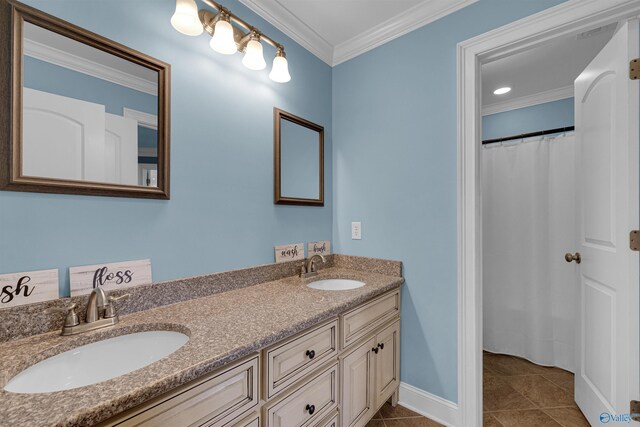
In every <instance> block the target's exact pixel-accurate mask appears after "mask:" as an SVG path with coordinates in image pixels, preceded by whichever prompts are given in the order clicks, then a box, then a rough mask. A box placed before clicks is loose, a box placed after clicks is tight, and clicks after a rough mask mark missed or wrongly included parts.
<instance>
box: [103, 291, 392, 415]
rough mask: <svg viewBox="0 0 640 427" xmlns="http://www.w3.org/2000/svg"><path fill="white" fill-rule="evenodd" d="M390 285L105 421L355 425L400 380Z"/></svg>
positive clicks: (373, 408) (385, 396)
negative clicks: (327, 318)
mask: <svg viewBox="0 0 640 427" xmlns="http://www.w3.org/2000/svg"><path fill="white" fill-rule="evenodd" d="M399 356H400V290H399V289H394V290H392V291H390V292H387V293H385V294H383V295H380V296H378V297H376V298H373V299H372V300H369V301H367V302H364V303H363V304H361V305H359V306H357V307H355V308H353V309H351V310H349V311H347V312H345V313H343V314H341V315H340V316H339V317H337V318H332V319H330V320H328V321H325V322H323V323H320V324H318V325H316V326H313V327H311V328H309V329H307V330H305V331H303V332H301V333H299V334H296V335H294V336H292V337H289V338H286V339H284V340H282V341H280V342H277V343H276V344H274V345H272V346H270V347H268V348H266V349H263V350H261V351H260V353H256V354H252V355H250V356H247V357H245V358H244V359H241V360H240V361H237V362H234V363H233V364H230V365H227V366H224V367H223V368H221V369H219V370H218V371H216V372H214V373H211V374H208V375H206V376H205V377H203V378H200V379H198V380H196V381H193V382H191V383H189V384H186V385H183V386H181V387H178V388H177V389H175V390H172V391H171V392H169V393H166V394H165V395H163V396H161V397H158V398H156V399H153V400H151V401H149V402H146V403H144V404H142V405H140V406H139V407H136V408H133V409H131V410H129V411H127V412H125V413H123V414H120V415H117V416H116V417H114V418H112V419H110V420H108V421H107V422H105V423H103V424H102V425H103V426H123V427H125V426H126V427H132V426H170V427H182V426H184V427H187V426H189V427H191V426H207V427H231V426H234V427H354V426H357V427H360V426H364V425H365V424H366V423H367V422H368V421H369V420H370V419H371V418H372V417H373V415H374V414H375V412H376V411H377V410H378V409H379V407H380V406H382V405H383V404H384V403H385V402H386V401H387V400H388V399H389V398H390V397H392V396H394V398H397V394H395V393H397V391H398V386H399V384H400V382H399V381H400V379H399V376H400V360H399V359H400V357H399Z"/></svg>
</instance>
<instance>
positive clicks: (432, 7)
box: [332, 0, 478, 66]
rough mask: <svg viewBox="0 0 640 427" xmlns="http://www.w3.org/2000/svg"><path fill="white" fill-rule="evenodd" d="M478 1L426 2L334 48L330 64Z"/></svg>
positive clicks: (354, 55) (346, 59)
mask: <svg viewBox="0 0 640 427" xmlns="http://www.w3.org/2000/svg"><path fill="white" fill-rule="evenodd" d="M476 1H478V0H428V1H423V2H422V3H419V4H417V5H415V6H414V7H412V8H411V9H408V10H406V11H404V12H402V13H401V14H399V15H396V16H394V17H392V18H391V19H389V20H387V21H385V22H383V23H381V24H379V25H377V26H375V27H373V28H371V29H369V30H367V31H365V32H362V33H360V34H358V35H357V36H355V37H353V38H351V39H350V40H347V41H345V42H343V43H340V44H339V45H337V46H336V47H335V48H334V50H333V62H332V65H334V66H335V65H338V64H341V63H343V62H345V61H348V60H349V59H352V58H355V57H356V56H358V55H362V54H363V53H365V52H367V51H369V50H371V49H375V48H376V47H378V46H381V45H383V44H385V43H388V42H390V41H391V40H394V39H397V38H398V37H400V36H403V35H405V34H407V33H410V32H411V31H414V30H417V29H418V28H420V27H423V26H425V25H427V24H429V23H431V22H433V21H436V20H438V19H440V18H442V17H444V16H446V15H449V14H450V13H453V12H455V11H457V10H460V9H462V8H464V7H467V6H469V5H471V4H473V3H475V2H476Z"/></svg>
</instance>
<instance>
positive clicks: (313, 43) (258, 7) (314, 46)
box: [240, 0, 333, 65]
mask: <svg viewBox="0 0 640 427" xmlns="http://www.w3.org/2000/svg"><path fill="white" fill-rule="evenodd" d="M240 3H242V4H244V5H245V6H247V7H248V8H249V9H251V10H252V11H253V12H254V13H256V14H258V15H259V16H260V17H262V18H263V19H265V20H266V21H267V22H269V23H270V24H271V25H273V26H274V27H276V28H277V29H278V30H280V31H282V32H283V33H284V34H286V35H287V36H289V37H291V38H292V39H293V40H294V41H295V42H296V43H298V44H299V45H300V46H302V47H304V48H305V49H307V50H308V51H309V52H311V53H312V54H314V55H315V56H317V57H318V58H320V59H321V60H322V61H324V62H326V63H327V64H329V65H333V64H332V61H333V46H332V45H331V44H330V43H329V42H327V41H326V40H325V39H323V38H322V37H321V36H320V35H319V34H318V33H316V32H315V31H313V30H312V29H311V27H309V26H308V25H307V24H305V23H304V22H302V21H301V20H300V19H299V18H298V17H296V16H295V15H294V14H293V13H291V12H290V11H289V9H287V8H286V7H284V6H282V5H281V4H280V3H279V2H277V1H269V2H266V1H260V0H240Z"/></svg>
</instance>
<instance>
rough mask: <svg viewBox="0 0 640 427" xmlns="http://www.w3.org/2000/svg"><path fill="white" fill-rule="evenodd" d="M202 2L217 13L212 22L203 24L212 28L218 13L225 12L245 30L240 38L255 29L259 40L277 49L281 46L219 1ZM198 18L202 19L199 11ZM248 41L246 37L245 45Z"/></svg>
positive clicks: (206, 0) (218, 17)
mask: <svg viewBox="0 0 640 427" xmlns="http://www.w3.org/2000/svg"><path fill="white" fill-rule="evenodd" d="M202 2H203V3H204V4H206V5H207V6H209V7H211V8H213V9H215V10H216V11H217V12H218V13H217V14H216V15H215V17H214V18H213V19H214V20H215V21H214V22H211V21H210V22H203V25H204V26H205V28H206V27H211V28H213V26H214V25H215V23H216V22H217V20H218V19H220V15H221V13H226V14H227V15H229V19H230V21H231V22H232V23H235V24H237V25H238V26H239V27H242V28H243V29H244V30H245V31H247V32H248V33H249V34H247V35H245V36H244V37H243V38H242V40H244V39H245V38H246V37H247V36H250V35H251V32H252V31H255V32H256V33H257V34H259V36H260V41H264V42H266V43H267V44H269V45H271V46H273V47H274V48H276V49H278V48H282V45H281V44H280V43H277V42H276V41H274V40H273V39H271V38H270V37H268V36H266V35H264V34H262V33H261V32H260V31H258V30H257V29H256V28H255V27H253V26H251V25H249V24H247V23H246V22H245V21H243V20H242V19H240V18H238V17H237V16H236V15H234V14H233V13H231V12H230V11H229V10H228V9H227V8H225V7H224V6H222V5H221V4H219V3H216V2H215V1H213V0H202ZM199 16H200V19H201V20H202V19H203V16H204V14H202V13H199ZM248 41H249V39H247V40H246V41H245V42H244V44H245V45H246V43H247V42H248Z"/></svg>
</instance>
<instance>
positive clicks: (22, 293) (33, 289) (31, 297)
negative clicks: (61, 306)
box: [0, 269, 58, 308]
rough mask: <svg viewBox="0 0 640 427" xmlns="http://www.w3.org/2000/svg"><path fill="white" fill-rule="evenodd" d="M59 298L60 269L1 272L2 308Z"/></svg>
mask: <svg viewBox="0 0 640 427" xmlns="http://www.w3.org/2000/svg"><path fill="white" fill-rule="evenodd" d="M57 298H58V269H54V270H40V271H30V272H27V273H11V274H0V308H8V307H15V306H16V305H23V304H33V303H34V302H42V301H49V300H53V299H57Z"/></svg>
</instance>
